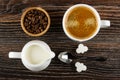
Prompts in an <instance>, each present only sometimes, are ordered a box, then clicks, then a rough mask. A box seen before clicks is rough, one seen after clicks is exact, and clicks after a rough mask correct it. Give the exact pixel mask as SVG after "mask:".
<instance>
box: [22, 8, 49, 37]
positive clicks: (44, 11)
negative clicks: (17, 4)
mask: <svg viewBox="0 0 120 80" xmlns="http://www.w3.org/2000/svg"><path fill="white" fill-rule="evenodd" d="M32 9H36V10H40V11H42V12H43V13H45V15H46V16H47V18H48V24H47V27H46V29H45V30H44V31H43V32H40V33H38V34H33V33H30V32H28V31H27V30H26V29H25V26H24V23H23V22H24V17H25V15H26V13H27V12H28V11H30V10H32ZM50 21H51V20H50V16H49V14H48V12H47V11H46V10H44V9H43V8H41V7H29V8H27V9H26V10H25V11H24V12H23V14H22V16H21V27H22V29H23V31H24V32H25V33H26V34H28V35H29V36H41V35H43V34H45V33H46V32H47V31H48V29H49V27H50Z"/></svg>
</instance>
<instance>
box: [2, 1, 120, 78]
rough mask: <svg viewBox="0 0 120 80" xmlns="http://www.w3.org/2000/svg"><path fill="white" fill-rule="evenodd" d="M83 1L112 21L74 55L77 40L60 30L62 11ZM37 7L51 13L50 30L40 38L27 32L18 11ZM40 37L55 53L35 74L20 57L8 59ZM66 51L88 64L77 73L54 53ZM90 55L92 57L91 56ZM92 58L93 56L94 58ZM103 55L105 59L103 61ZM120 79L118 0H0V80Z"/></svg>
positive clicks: (119, 8) (102, 16)
mask: <svg viewBox="0 0 120 80" xmlns="http://www.w3.org/2000/svg"><path fill="white" fill-rule="evenodd" d="M78 3H84V4H89V5H91V6H93V7H94V8H96V9H97V11H98V12H99V13H100V16H101V19H107V20H110V21H111V26H110V28H105V29H101V30H100V32H99V33H98V35H97V36H96V37H95V38H93V39H91V40H89V41H87V42H83V44H84V45H87V46H88V47H89V51H88V52H86V53H85V54H84V55H82V54H79V55H78V54H76V53H75V50H76V48H77V46H78V44H79V42H75V41H72V40H70V39H69V38H68V37H67V36H66V35H65V34H64V32H63V29H62V18H63V14H64V12H65V11H66V10H67V9H68V8H69V7H70V6H72V5H74V4H78ZM32 6H40V7H42V8H44V9H45V10H47V12H48V13H49V14H50V16H51V26H50V29H49V31H48V32H47V33H46V34H45V35H43V36H41V37H30V36H28V35H26V34H25V33H24V32H23V30H22V28H21V25H20V18H21V14H22V12H23V11H24V9H25V8H27V7H32ZM36 39H38V40H43V41H45V42H46V43H48V44H49V46H50V47H51V49H52V50H53V51H54V52H55V53H56V57H55V58H54V59H53V60H52V62H51V64H50V65H49V67H48V68H47V69H45V70H43V71H40V72H38V73H35V72H31V71H29V70H27V69H26V68H25V67H24V66H23V64H22V62H21V60H18V59H17V60H16V59H14V60H13V59H9V58H8V53H9V51H21V50H22V47H23V46H24V45H25V43H27V42H28V41H31V40H36ZM62 51H69V52H70V53H72V54H73V55H74V56H76V57H78V58H79V59H75V60H74V61H80V62H82V63H84V64H85V65H87V67H88V69H87V71H85V72H81V73H77V72H76V71H75V67H74V63H71V64H64V63H62V62H60V61H59V60H58V58H57V55H58V54H59V53H60V52H62ZM91 57H92V58H91ZM93 58H94V59H93ZM104 58H105V60H104ZM2 79H9V80H19V79H20V80H22V79H28V80H33V79H36V80H37V79H38V80H42V79H44V80H47V79H49V80H120V0H0V80H2Z"/></svg>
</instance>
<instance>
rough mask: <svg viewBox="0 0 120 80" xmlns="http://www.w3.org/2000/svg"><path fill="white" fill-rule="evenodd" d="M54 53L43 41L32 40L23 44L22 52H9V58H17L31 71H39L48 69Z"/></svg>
mask: <svg viewBox="0 0 120 80" xmlns="http://www.w3.org/2000/svg"><path fill="white" fill-rule="evenodd" d="M54 57H55V53H54V52H53V51H51V49H50V47H49V46H48V45H47V44H46V43H45V42H43V41H39V40H33V41H30V42H28V43H27V44H25V46H24V47H23V49H22V52H9V58H19V59H21V60H22V63H23V64H24V66H25V67H26V68H28V69H29V70H31V71H41V70H44V69H45V68H47V67H48V65H49V64H50V62H51V59H52V58H54Z"/></svg>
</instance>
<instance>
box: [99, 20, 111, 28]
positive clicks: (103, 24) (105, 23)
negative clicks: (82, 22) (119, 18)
mask: <svg viewBox="0 0 120 80" xmlns="http://www.w3.org/2000/svg"><path fill="white" fill-rule="evenodd" d="M107 27H110V21H109V20H101V28H107Z"/></svg>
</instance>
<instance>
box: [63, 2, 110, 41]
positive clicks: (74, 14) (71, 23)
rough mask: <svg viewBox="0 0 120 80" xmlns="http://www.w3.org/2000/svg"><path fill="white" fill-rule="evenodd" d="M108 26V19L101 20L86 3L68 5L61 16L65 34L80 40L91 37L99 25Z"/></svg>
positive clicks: (96, 31)
mask: <svg viewBox="0 0 120 80" xmlns="http://www.w3.org/2000/svg"><path fill="white" fill-rule="evenodd" d="M102 25H104V26H102ZM108 26H110V21H108V20H105V21H101V20H100V16H99V14H98V12H97V11H96V10H95V9H94V8H93V7H91V6H89V5H86V4H77V5H74V6H72V7H70V8H69V9H68V10H67V11H66V12H65V14H64V17H63V30H64V32H65V33H66V35H67V36H68V37H69V38H71V39H73V40H76V41H80V42H82V41H86V40H89V39H91V38H93V37H94V36H95V35H96V34H97V33H98V32H99V29H100V27H108Z"/></svg>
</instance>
